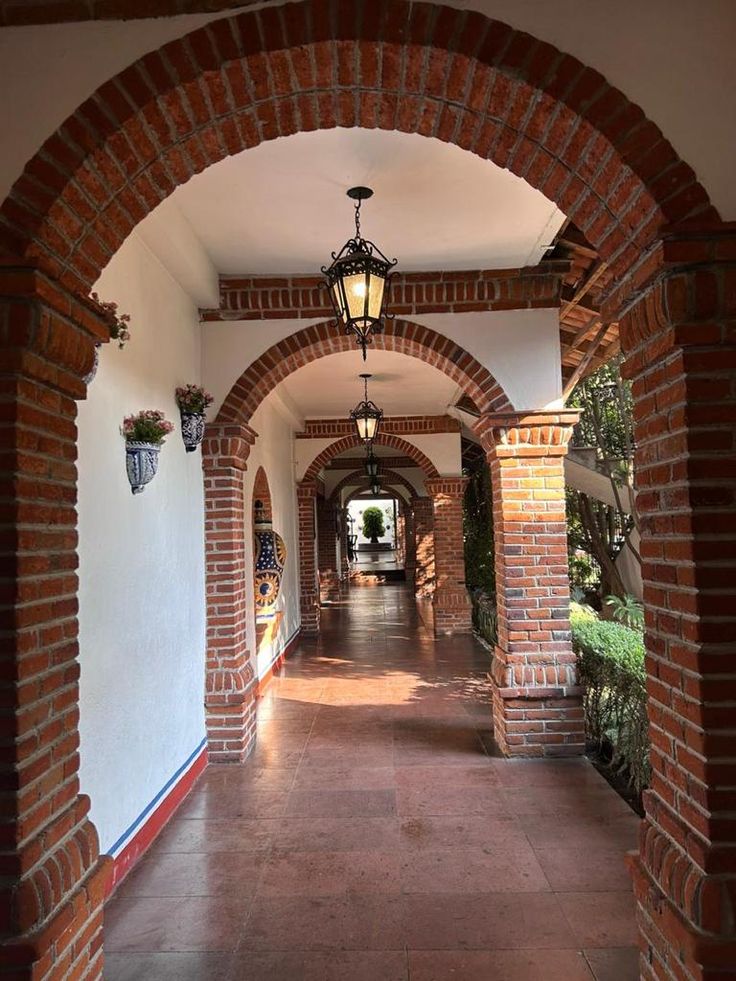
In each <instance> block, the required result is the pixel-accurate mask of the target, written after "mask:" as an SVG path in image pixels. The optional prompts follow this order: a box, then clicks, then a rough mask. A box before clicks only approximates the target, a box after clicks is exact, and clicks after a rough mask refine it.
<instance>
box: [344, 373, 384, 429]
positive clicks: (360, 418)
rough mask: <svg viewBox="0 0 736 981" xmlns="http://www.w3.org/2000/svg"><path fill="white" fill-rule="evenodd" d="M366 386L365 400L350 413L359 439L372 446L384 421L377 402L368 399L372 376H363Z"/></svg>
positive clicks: (381, 410)
mask: <svg viewBox="0 0 736 981" xmlns="http://www.w3.org/2000/svg"><path fill="white" fill-rule="evenodd" d="M360 377H361V378H362V379H363V383H364V386H365V398H364V399H363V401H362V402H359V403H358V405H356V406H355V408H354V409H353V410H352V412H351V413H350V418H351V419H352V420H353V422H354V423H355V428H356V430H357V432H358V438H359V439H362V440H363V441H364V442H366V443H368V444H369V445H370V442H371V440H373V439H375V438H376V435H377V433H378V427H379V426H380V424H381V419H383V409H379V408H378V406H377V405H376V404H375V402H371V401H370V400H369V398H368V379H369V378H372V377H373V376H372V375H365V374H363V375H361V376H360Z"/></svg>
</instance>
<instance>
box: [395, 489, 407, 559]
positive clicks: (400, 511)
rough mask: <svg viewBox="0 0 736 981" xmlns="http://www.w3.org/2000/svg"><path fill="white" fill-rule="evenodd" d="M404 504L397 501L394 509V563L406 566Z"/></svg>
mask: <svg viewBox="0 0 736 981" xmlns="http://www.w3.org/2000/svg"><path fill="white" fill-rule="evenodd" d="M405 509H406V505H405V504H404V502H403V501H399V503H398V506H397V509H396V563H397V565H403V566H406V515H405V513H404V512H405Z"/></svg>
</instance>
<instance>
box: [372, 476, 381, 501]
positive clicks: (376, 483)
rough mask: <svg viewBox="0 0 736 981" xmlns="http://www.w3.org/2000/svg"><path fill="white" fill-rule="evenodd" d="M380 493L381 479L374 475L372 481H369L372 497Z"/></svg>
mask: <svg viewBox="0 0 736 981" xmlns="http://www.w3.org/2000/svg"><path fill="white" fill-rule="evenodd" d="M380 493H381V481H380V480H379V479H378V478H377V477H374V479H373V482H372V483H371V494H373V496H374V497H378V495H379V494H380Z"/></svg>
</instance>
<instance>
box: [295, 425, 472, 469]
mask: <svg viewBox="0 0 736 981" xmlns="http://www.w3.org/2000/svg"><path fill="white" fill-rule="evenodd" d="M460 428H461V427H460V423H459V422H458V420H457V419H453V418H452V417H451V416H384V418H383V419H382V420H381V431H382V432H384V433H393V434H394V435H396V436H410V435H412V434H413V435H417V434H426V433H431V434H433V433H459V432H460ZM354 432H355V423H354V422H353V420H352V419H307V421H306V422H305V423H304V429H303V430H302V431H301V432H300V433H296V434H295V436H296V439H321V438H323V437H326V436H328V437H331V438H332V439H338V438H339V437H341V436H351V435H352V434H353V433H354ZM336 462H337V461H336ZM409 466H412V464H409Z"/></svg>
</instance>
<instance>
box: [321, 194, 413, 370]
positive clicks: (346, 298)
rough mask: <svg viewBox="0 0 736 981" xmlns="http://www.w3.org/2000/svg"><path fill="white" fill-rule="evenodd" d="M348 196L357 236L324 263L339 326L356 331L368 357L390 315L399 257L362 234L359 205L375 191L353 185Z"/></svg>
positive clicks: (362, 348)
mask: <svg viewBox="0 0 736 981" xmlns="http://www.w3.org/2000/svg"><path fill="white" fill-rule="evenodd" d="M347 193H348V197H349V198H352V200H353V201H355V202H356V205H355V237H354V238H351V239H350V240H349V241H347V242H346V243H345V245H343V247H342V248H341V249H340V251H339V252H333V253H332V265H331V266H329V267H326V266H323V267H322V273H323V275H324V276H325V279H326V285H327V288H328V291H329V295H330V300H331V302H332V306H333V309H334V311H335V317H336V319H337V323H338V326H342V327H344V329H345V333H346V334H355V336H356V338H357V341H358V345H359V347H360V348H361V350H362V351H363V360H364V361H365V359H366V347H367V345H368V344H370V343H371V341H372V339H373V335H374V334H378V333H380V332H381V331H382V330H383V321H384V319H385V317H386V316H387V313H386V305H387V302H388V293H389V285H390V280H391V274H390V272H389V270H390V269H391V268H392V267H393V266H395V265H396V259H393V260H391V259H387V258H386V256H385V255H384V254H383V252H381V250H380V249H379V248H378V247H377V246H376V245H374V244H373V242H369V241H368V240H367V239H364V238H363V237H362V236H361V234H360V206H361V204H362V203H363V201H365V200H366V199H367V198H370V197H371V196H372V195H373V191H372V190H371V189H370V188H369V187H351V188H350V190H349V191H348V192H347Z"/></svg>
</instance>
